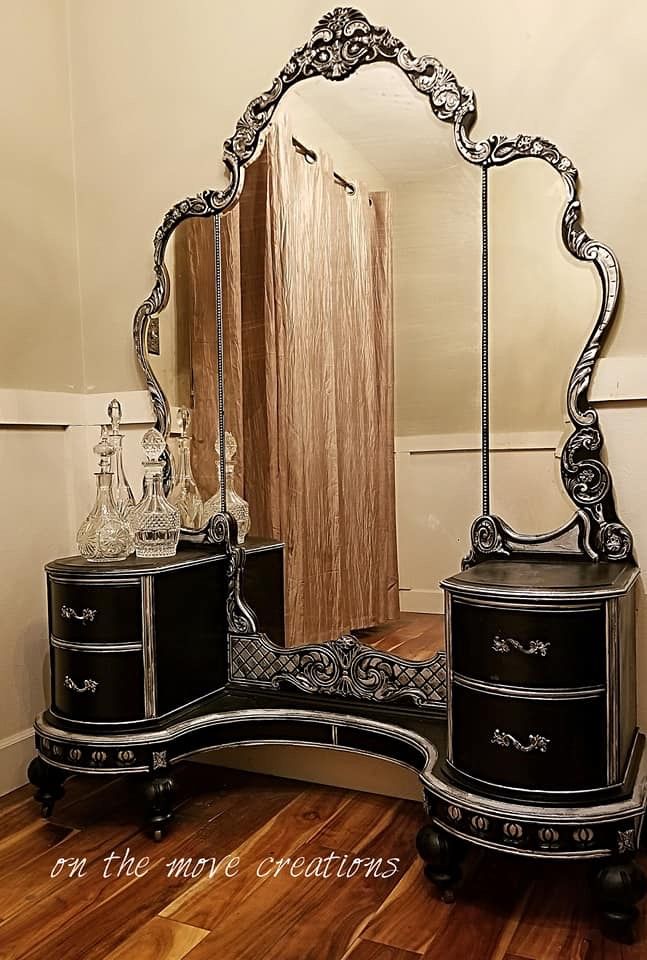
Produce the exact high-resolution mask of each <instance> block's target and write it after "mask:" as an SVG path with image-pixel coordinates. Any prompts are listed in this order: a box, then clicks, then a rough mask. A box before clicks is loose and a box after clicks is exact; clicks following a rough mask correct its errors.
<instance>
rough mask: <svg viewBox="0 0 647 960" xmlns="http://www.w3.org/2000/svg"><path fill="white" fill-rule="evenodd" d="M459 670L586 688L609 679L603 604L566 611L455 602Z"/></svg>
mask: <svg viewBox="0 0 647 960" xmlns="http://www.w3.org/2000/svg"><path fill="white" fill-rule="evenodd" d="M451 605H452V606H451V618H452V619H451V624H452V626H451V629H452V661H453V669H454V671H455V672H456V673H461V674H463V675H464V676H467V677H472V678H473V679H475V680H482V681H484V682H486V683H501V684H504V685H508V686H522V687H546V688H551V687H587V686H596V685H600V684H603V683H605V681H606V631H605V611H604V607H603V606H602V605H600V606H595V607H593V606H587V607H586V608H579V609H578V608H577V607H574V608H572V609H568V610H563V609H562V610H559V609H551V608H546V609H541V608H540V607H535V608H533V609H530V610H519V609H514V608H513V607H505V606H500V607H497V606H489V605H487V606H486V605H481V604H478V603H468V602H465V601H463V600H457V599H455V598H453V599H452V601H451Z"/></svg>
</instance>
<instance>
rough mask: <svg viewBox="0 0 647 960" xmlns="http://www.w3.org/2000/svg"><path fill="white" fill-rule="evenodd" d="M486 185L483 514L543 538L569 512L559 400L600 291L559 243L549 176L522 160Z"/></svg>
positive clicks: (567, 425)
mask: <svg viewBox="0 0 647 960" xmlns="http://www.w3.org/2000/svg"><path fill="white" fill-rule="evenodd" d="M488 178H489V191H488V193H489V204H488V227H489V263H490V270H489V277H490V283H489V292H490V296H489V304H490V309H489V320H490V323H489V330H490V335H489V344H490V378H489V379H490V430H491V433H490V447H491V460H490V478H491V495H490V501H491V512H492V513H494V514H495V515H497V516H500V517H502V518H503V519H504V520H505V521H506V523H507V524H508V525H509V526H511V527H512V528H513V529H514V530H516V531H517V532H519V533H527V534H537V533H546V532H548V531H550V530H554V529H556V528H557V527H560V526H561V525H562V524H564V523H566V522H567V521H568V520H569V519H570V518H571V517H572V515H573V513H574V507H573V503H572V501H571V500H570V499H569V497H568V496H567V495H566V492H565V491H564V488H563V485H562V483H561V480H560V456H561V450H562V446H563V443H564V441H565V440H566V438H567V437H568V436H569V434H570V433H571V432H572V424H571V422H570V420H569V419H568V414H567V411H566V394H567V387H568V381H569V378H570V375H571V373H572V370H573V368H574V366H575V364H576V362H577V360H578V358H579V356H580V354H581V352H582V349H583V347H584V344H585V343H586V339H587V337H588V336H589V335H590V333H591V330H592V328H593V321H594V318H595V316H596V313H597V309H598V304H599V299H600V292H599V285H598V280H597V275H596V273H595V269H594V267H593V265H592V264H591V263H587V262H582V261H580V260H576V259H575V258H574V257H573V256H572V255H571V254H570V253H569V252H568V250H567V249H566V248H565V246H564V243H563V241H562V237H561V221H562V216H563V214H564V209H565V204H566V191H565V187H564V183H563V181H562V178H561V176H560V175H559V174H558V172H557V171H556V170H555V169H553V167H551V166H550V165H549V164H547V163H544V162H542V161H540V160H537V159H533V158H525V159H520V160H516V161H515V162H514V163H511V164H508V165H507V166H505V167H498V168H493V169H491V170H489V172H488Z"/></svg>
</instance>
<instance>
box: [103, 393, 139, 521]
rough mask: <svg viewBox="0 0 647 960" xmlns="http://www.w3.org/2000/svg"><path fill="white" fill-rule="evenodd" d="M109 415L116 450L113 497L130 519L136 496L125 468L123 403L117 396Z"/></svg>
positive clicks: (117, 505) (122, 513)
mask: <svg viewBox="0 0 647 960" xmlns="http://www.w3.org/2000/svg"><path fill="white" fill-rule="evenodd" d="M108 416H109V418H110V423H111V424H112V430H111V431H110V442H111V443H112V445H113V446H114V448H115V452H114V453H113V455H112V472H113V480H112V497H113V499H114V501H115V506H116V507H117V510H118V511H119V513H120V514H121V515H122V517H123V518H124V520H127V521H129V520H130V515H131V513H132V511H133V509H134V507H135V498H134V496H133V492H132V490H131V488H130V484H129V483H128V477H127V476H126V471H125V470H124V461H123V450H122V443H123V439H124V435H123V433H122V432H121V430H120V427H121V404H120V403H119V401H118V400H117V399H116V398H115V399H114V400H111V401H110V403H109V404H108Z"/></svg>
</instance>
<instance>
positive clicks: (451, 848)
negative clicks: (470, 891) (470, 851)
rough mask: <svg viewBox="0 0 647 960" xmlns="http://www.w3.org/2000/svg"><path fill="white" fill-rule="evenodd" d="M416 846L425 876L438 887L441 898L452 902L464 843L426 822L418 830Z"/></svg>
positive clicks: (459, 874)
mask: <svg viewBox="0 0 647 960" xmlns="http://www.w3.org/2000/svg"><path fill="white" fill-rule="evenodd" d="M416 847H417V849H418V853H419V854H420V856H421V858H422V859H423V860H424V861H425V876H426V877H427V878H428V879H429V880H431V882H432V883H434V884H435V885H436V886H437V887H438V889H439V890H440V898H441V900H443V901H444V902H445V903H453V902H454V899H455V897H454V887H455V886H456V884H457V883H458V881H459V880H460V878H461V868H460V863H461V860H462V859H463V857H464V856H465V849H464V845H463V844H462V843H461V842H460V840H457V839H456V838H455V837H452V836H451V835H450V834H448V833H441V832H440V830H437V829H436V828H435V827H432V826H431V824H426V825H425V826H424V827H422V829H421V830H419V831H418V836H417V837H416Z"/></svg>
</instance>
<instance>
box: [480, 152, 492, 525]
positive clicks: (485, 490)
mask: <svg viewBox="0 0 647 960" xmlns="http://www.w3.org/2000/svg"><path fill="white" fill-rule="evenodd" d="M487 171H488V168H487V165H486V164H483V166H482V167H481V484H482V494H483V511H482V512H483V515H484V516H488V515H489V513H490V372H489V329H488V323H489V315H488V308H489V303H488V279H489V278H488V267H489V263H488V259H489V258H488V177H487Z"/></svg>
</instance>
